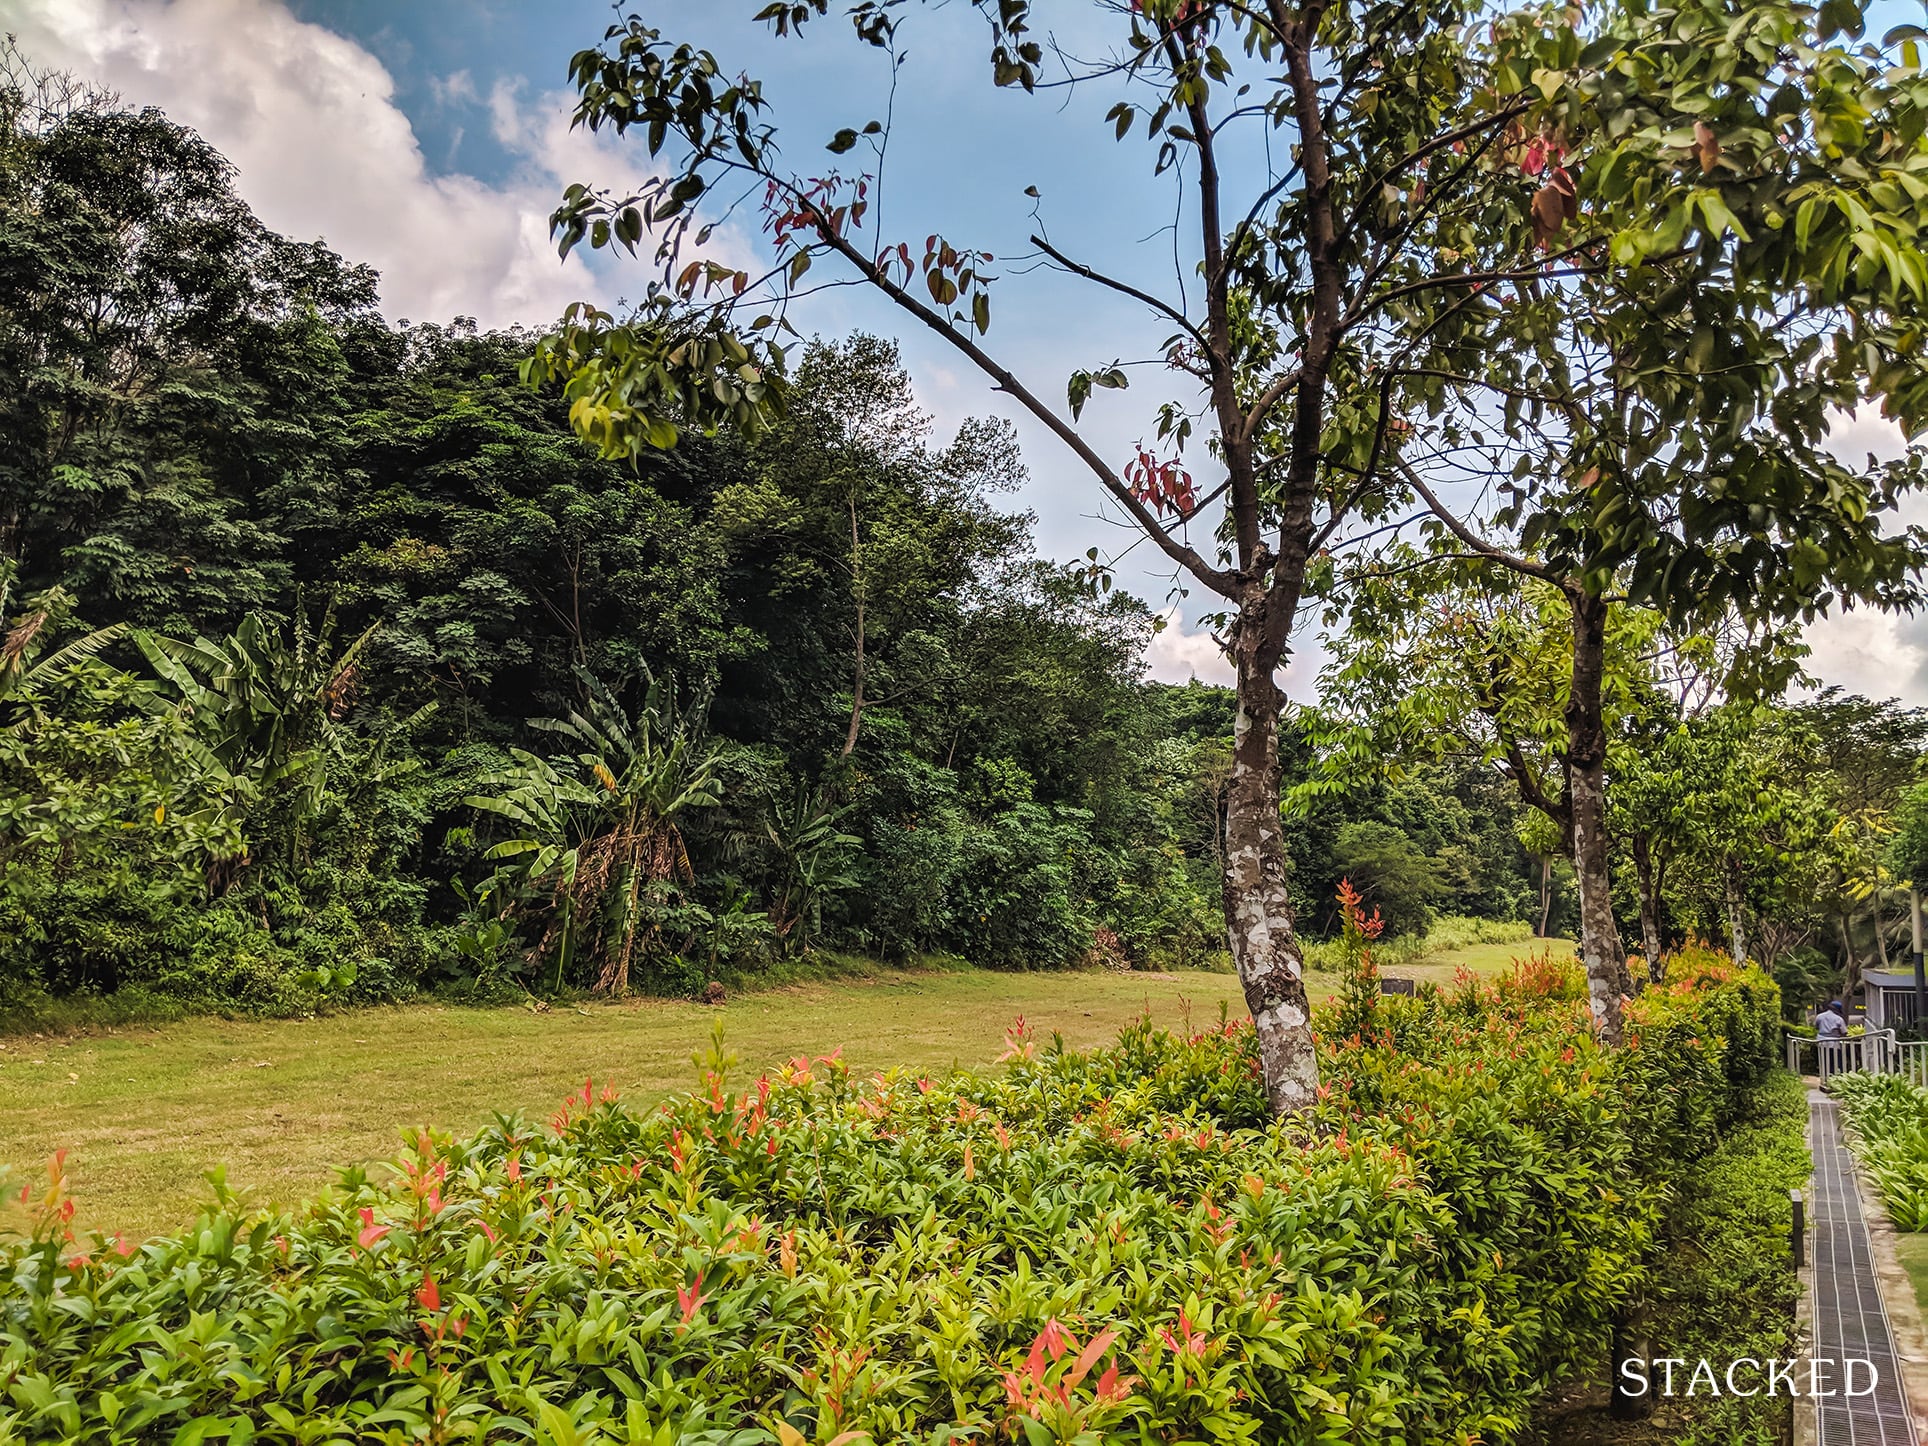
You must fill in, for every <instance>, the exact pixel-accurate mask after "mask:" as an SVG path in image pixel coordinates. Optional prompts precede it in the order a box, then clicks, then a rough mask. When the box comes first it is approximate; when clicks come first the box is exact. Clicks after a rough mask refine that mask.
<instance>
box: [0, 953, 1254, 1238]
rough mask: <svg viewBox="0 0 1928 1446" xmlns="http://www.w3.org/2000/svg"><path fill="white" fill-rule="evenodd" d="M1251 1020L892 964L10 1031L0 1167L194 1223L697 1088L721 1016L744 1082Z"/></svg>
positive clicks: (1137, 985)
mask: <svg viewBox="0 0 1928 1446" xmlns="http://www.w3.org/2000/svg"><path fill="white" fill-rule="evenodd" d="M1221 1001H1222V1002H1224V1003H1225V1005H1226V1006H1227V1007H1228V1008H1229V1009H1231V1010H1232V1011H1233V1012H1234V1013H1236V1014H1240V1015H1242V1014H1243V1013H1244V1001H1243V998H1242V996H1241V995H1240V993H1239V987H1238V981H1237V980H1236V979H1235V978H1233V977H1232V976H1230V975H1225V974H1207V973H1186V974H1182V975H1149V974H1114V973H1103V972H1095V971H1094V972H1088V973H1087V972H1079V973H1070V974H1066V973H1052V974H999V973H990V972H986V971H978V970H965V971H960V972H955V973H953V972H933V971H909V970H905V971H897V970H880V971H879V972H878V973H877V974H875V975H874V976H872V977H869V978H862V979H844V980H838V981H836V982H832V983H824V984H810V985H799V986H795V987H791V988H785V989H779V990H773V991H770V992H768V993H758V994H749V995H742V996H739V997H738V998H736V999H734V1000H732V1001H731V1002H730V1003H728V1004H726V1005H724V1006H722V1007H721V1008H720V1009H711V1008H709V1007H707V1006H704V1005H700V1004H689V1003H681V1002H675V1001H667V1000H648V1001H635V1002H629V1003H623V1004H590V1005H584V1006H582V1007H581V1008H577V1007H574V1006H567V1005H564V1006H558V1007H557V1008H554V1009H551V1010H548V1011H547V1012H544V1013H533V1012H531V1011H529V1010H527V1009H520V1008H513V1007H511V1008H500V1009H463V1008H455V1007H444V1006H436V1005H409V1006H404V1007H398V1008H393V1009H369V1010H358V1011H354V1012H351V1013H346V1014H341V1015H337V1016H334V1017H331V1018H323V1019H308V1020H222V1019H199V1020H189V1021H185V1022H181V1023H177V1024H171V1025H168V1026H166V1027H164V1028H161V1029H155V1030H140V1029H133V1030H118V1031H115V1032H113V1033H96V1034H87V1035H76V1036H70V1037H65V1038H55V1037H49V1038H45V1039H40V1038H35V1037H33V1036H31V1035H29V1036H26V1037H24V1038H23V1037H20V1036H15V1037H12V1038H7V1039H0V1045H4V1047H5V1048H4V1052H0V1164H7V1165H12V1166H14V1167H16V1169H18V1170H26V1171H36V1170H38V1169H40V1168H41V1167H42V1166H43V1165H44V1163H45V1161H46V1160H47V1158H48V1157H50V1156H51V1155H52V1154H53V1152H54V1151H56V1150H60V1149H65V1150H66V1151H67V1152H68V1159H67V1163H68V1168H69V1171H70V1174H71V1177H72V1189H73V1192H74V1195H75V1197H76V1200H77V1202H78V1204H77V1214H76V1224H77V1225H79V1226H80V1227H81V1228H83V1229H88V1228H98V1229H100V1230H103V1231H107V1232H110V1233H111V1232H116V1231H120V1232H125V1233H126V1234H128V1235H129V1236H130V1237H140V1236H145V1235H149V1234H154V1233H157V1232H165V1231H170V1230H174V1229H178V1228H180V1227H182V1226H184V1225H187V1224H189V1223H191V1222H192V1220H193V1218H194V1215H195V1213H196V1210H197V1208H198V1206H199V1205H200V1204H201V1203H203V1202H205V1201H206V1200H207V1199H208V1198H209V1194H210V1191H209V1187H208V1185H207V1183H206V1181H205V1180H204V1179H203V1174H204V1172H206V1171H207V1170H209V1169H211V1168H212V1167H214V1166H217V1165H220V1166H225V1167H226V1169H227V1176H228V1181H229V1184H230V1185H232V1186H234V1187H236V1188H238V1189H241V1190H242V1191H244V1192H245V1194H246V1196H247V1197H248V1198H250V1199H252V1200H255V1201H258V1202H261V1203H287V1202H292V1201H297V1200H300V1199H303V1198H307V1197H310V1196H313V1195H315V1194H317V1193H319V1192H320V1191H321V1190H323V1189H325V1188H326V1187H327V1186H328V1185H329V1184H330V1183H331V1182H332V1181H333V1179H334V1177H335V1171H336V1169H337V1168H338V1167H340V1166H343V1165H347V1164H352V1163H361V1162H365V1161H369V1160H378V1159H387V1158H389V1157H391V1156H393V1155H394V1154H396V1153H397V1152H398V1150H399V1148H400V1140H399V1135H398V1132H399V1131H401V1130H404V1129H406V1130H408V1131H410V1132H411V1133H412V1132H413V1130H414V1129H416V1128H418V1127H420V1126H422V1125H425V1124H426V1125H433V1126H436V1127H439V1128H447V1129H453V1130H456V1131H462V1132H466V1131H470V1130H474V1129H476V1128H478V1127H479V1126H481V1125H484V1124H486V1123H488V1121H489V1118H490V1116H491V1114H492V1113H493V1112H495V1111H503V1112H519V1113H521V1114H523V1115H525V1116H528V1117H530V1118H531V1119H547V1118H548V1117H549V1115H550V1114H551V1113H553V1112H554V1110H555V1109H556V1107H557V1106H558V1105H559V1104H560V1103H561V1102H562V1099H563V1097H564V1096H565V1095H566V1094H568V1093H569V1092H570V1091H571V1090H579V1089H581V1088H582V1083H583V1081H584V1080H585V1079H587V1078H590V1077H592V1076H593V1077H594V1078H595V1080H596V1082H597V1087H598V1089H599V1090H600V1088H601V1086H602V1084H603V1083H604V1082H605V1081H608V1082H610V1083H613V1084H614V1085H615V1086H616V1087H617V1089H619V1090H620V1091H621V1092H622V1095H623V1097H624V1099H625V1100H627V1101H630V1102H632V1103H639V1104H643V1105H647V1104H649V1103H651V1102H653V1101H655V1100H657V1099H659V1098H661V1097H663V1096H664V1095H666V1094H669V1093H671V1092H673V1091H678V1090H684V1089H688V1088H691V1087H692V1086H693V1085H694V1084H695V1083H696V1069H695V1066H694V1065H693V1064H692V1063H691V1055H692V1053H693V1052H694V1051H696V1050H697V1049H699V1048H701V1047H704V1046H706V1045H707V1044H708V1041H709V1034H710V1028H711V1024H712V1022H713V1020H714V1019H715V1018H716V1017H718V1016H719V1015H720V1017H721V1019H722V1021H723V1026H724V1030H725V1044H726V1047H727V1048H729V1049H730V1050H731V1051H732V1052H733V1053H735V1054H736V1055H738V1056H739V1058H740V1060H741V1066H740V1067H741V1068H742V1069H744V1070H746V1071H748V1072H749V1074H750V1075H751V1076H754V1075H755V1074H756V1073H757V1072H758V1071H761V1070H763V1069H765V1068H768V1067H771V1066H774V1065H776V1064H778V1063H780V1062H781V1061H783V1060H785V1059H788V1058H790V1057H792V1056H794V1055H797V1054H802V1053H809V1054H813V1055H821V1054H828V1053H830V1052H831V1051H832V1050H834V1049H838V1048H841V1049H842V1050H843V1057H844V1058H845V1059H846V1060H848V1061H849V1062H850V1064H851V1066H852V1068H853V1069H855V1070H858V1071H862V1072H866V1073H867V1072H869V1071H871V1070H878V1069H885V1068H888V1067H890V1066H892V1065H908V1066H911V1067H913V1068H916V1069H923V1070H944V1069H948V1068H950V1067H951V1066H953V1065H981V1064H986V1063H989V1062H990V1061H992V1060H995V1059H996V1058H997V1056H998V1055H999V1054H1001V1053H1002V1052H1003V1050H1004V1034H1005V1030H1006V1029H1007V1027H1009V1026H1010V1024H1011V1023H1012V1021H1013V1020H1014V1019H1015V1018H1016V1017H1017V1016H1018V1015H1023V1016H1025V1018H1026V1020H1027V1021H1028V1022H1029V1023H1030V1025H1031V1026H1032V1028H1033V1029H1034V1031H1035V1032H1036V1035H1037V1037H1038V1038H1039V1039H1040V1040H1049V1039H1050V1037H1051V1034H1052V1032H1053V1031H1058V1032H1061V1033H1062V1034H1063V1035H1064V1038H1065V1042H1066V1043H1067V1044H1068V1045H1071V1046H1073V1047H1090V1046H1093V1045H1097V1044H1101V1043H1104V1042H1106V1041H1108V1040H1110V1039H1113V1038H1115V1037H1116V1036H1117V1034H1118V1031H1119V1030H1120V1029H1122V1028H1123V1027H1124V1026H1125V1025H1126V1024H1128V1023H1130V1022H1131V1021H1132V1020H1134V1019H1136V1018H1138V1017H1139V1015H1140V1014H1143V1013H1149V1014H1150V1016H1151V1018H1152V1019H1153V1020H1154V1021H1155V1022H1156V1023H1158V1024H1160V1025H1163V1026H1168V1027H1177V1026H1179V1025H1181V1024H1182V1023H1184V1021H1185V1020H1186V1019H1187V1018H1189V1019H1190V1020H1191V1021H1192V1022H1193V1023H1194V1024H1196V1025H1198V1026H1200V1027H1203V1026H1205V1025H1207V1024H1216V1023H1217V1021H1218V1015H1219V1005H1220V1003H1221Z"/></svg>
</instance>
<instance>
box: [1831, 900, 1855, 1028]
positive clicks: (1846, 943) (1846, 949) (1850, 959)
mask: <svg viewBox="0 0 1928 1446" xmlns="http://www.w3.org/2000/svg"><path fill="white" fill-rule="evenodd" d="M1834 926H1835V928H1837V929H1839V930H1840V931H1841V952H1842V954H1843V955H1844V956H1845V957H1846V959H1847V965H1848V967H1847V969H1846V971H1845V972H1844V974H1843V976H1842V978H1843V983H1842V985H1841V1002H1842V1003H1843V1004H1845V1005H1847V1007H1848V1008H1849V1009H1853V1008H1854V996H1855V993H1856V991H1857V990H1859V989H1860V988H1861V961H1860V960H1859V959H1858V958H1856V957H1855V953H1854V921H1853V919H1852V918H1850V917H1849V916H1848V915H1847V914H1845V913H1842V914H1836V915H1835V916H1834Z"/></svg>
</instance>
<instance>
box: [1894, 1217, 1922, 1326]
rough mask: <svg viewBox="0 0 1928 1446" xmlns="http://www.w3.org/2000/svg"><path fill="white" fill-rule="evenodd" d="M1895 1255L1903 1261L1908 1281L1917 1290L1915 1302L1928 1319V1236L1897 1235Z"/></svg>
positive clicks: (1902, 1266)
mask: <svg viewBox="0 0 1928 1446" xmlns="http://www.w3.org/2000/svg"><path fill="white" fill-rule="evenodd" d="M1895 1254H1896V1255H1897V1256H1898V1257H1899V1258H1900V1260H1901V1268H1902V1269H1903V1270H1905V1271H1907V1272H1908V1281H1909V1284H1911V1285H1913V1286H1914V1288H1915V1300H1916V1302H1917V1303H1918V1304H1919V1305H1920V1306H1921V1313H1922V1315H1923V1317H1928V1235H1900V1234H1897V1235H1896V1236H1895Z"/></svg>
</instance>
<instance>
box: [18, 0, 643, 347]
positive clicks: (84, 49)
mask: <svg viewBox="0 0 1928 1446" xmlns="http://www.w3.org/2000/svg"><path fill="white" fill-rule="evenodd" d="M0 25H4V26H5V28H7V29H9V30H12V31H15V32H17V33H18V35H19V38H20V42H21V45H22V46H23V47H24V48H25V50H26V52H27V53H28V55H30V56H31V57H33V59H34V60H35V61H36V62H37V63H39V64H42V65H52V66H57V67H59V68H62V69H68V70H73V71H75V72H77V73H79V74H80V75H81V76H83V77H84V78H86V79H88V80H92V81H95V82H97V83H99V84H102V85H106V86H108V87H110V88H111V89H113V90H115V91H118V92H119V93H120V94H121V95H122V96H123V97H124V98H125V99H126V100H127V101H128V102H130V103H132V104H135V105H156V106H160V107H161V108H162V109H164V110H165V111H167V113H168V114H169V115H170V116H171V117H173V118H174V119H175V120H177V121H179V122H181V123H183V124H185V125H190V126H192V127H194V128H195V129H196V130H197V131H199V132H200V133H201V134H202V136H204V137H205V138H206V139H207V140H208V141H209V142H210V143H211V144H212V145H214V146H215V147H217V148H218V149H219V150H221V151H222V152H223V153H224V154H225V155H226V156H227V157H228V158H229V159H230V160H232V161H233V162H234V164H235V166H236V168H237V171H238V173H239V179H238V181H237V186H238V188H239V190H240V192H241V194H242V195H243V196H244V197H245V198H246V199H247V201H248V202H249V204H250V205H252V206H253V207H254V209H255V211H256V213H257V214H258V215H259V216H260V217H261V219H262V220H263V221H264V222H265V223H266V224H267V225H269V226H270V227H272V228H274V229H275V230H277V231H280V232H282V233H283V234H285V235H288V236H292V237H295V238H298V239H302V240H309V239H313V238H315V237H321V238H324V239H325V240H326V241H327V242H328V244H329V245H330V246H332V247H333V248H334V249H335V250H337V251H339V252H340V253H341V254H342V255H344V256H345V257H347V258H348V259H349V260H351V261H366V262H370V263H372V264H373V265H374V266H375V267H376V268H377V269H378V270H379V271H380V272H381V274H382V306H383V310H384V311H385V312H387V314H388V315H389V316H391V317H397V318H399V317H408V318H410V319H413V320H418V321H439V320H447V319H449V318H450V317H453V316H457V315H467V316H473V317H476V318H477V319H478V320H479V321H481V322H482V323H483V324H484V325H485V326H486V325H503V324H507V323H510V322H525V323H533V324H541V323H545V322H548V321H552V320H554V319H555V317H556V316H557V315H559V314H560V312H561V311H562V308H563V307H564V306H565V305H567V304H568V303H569V302H571V301H576V300H584V299H589V300H598V301H602V302H604V303H605V304H606V303H607V302H609V301H611V300H613V299H614V296H615V294H616V291H617V289H618V287H619V286H626V287H627V289H628V290H629V291H632V292H636V291H640V290H641V284H642V277H641V276H640V275H639V274H636V273H637V268H630V270H629V271H628V272H627V273H626V274H624V275H622V276H621V277H620V278H619V279H618V278H613V277H612V279H611V280H608V281H605V280H602V279H600V278H599V277H598V276H597V274H596V273H595V271H593V270H592V269H591V268H590V267H589V266H588V265H586V264H585V262H584V260H583V259H582V258H581V257H580V256H577V257H572V258H571V259H570V261H569V262H568V263H567V264H566V265H565V264H562V263H559V262H558V261H557V259H556V253H555V250H554V248H553V247H552V246H551V245H550V242H549V237H548V216H549V212H550V210H551V209H553V207H554V205H555V203H556V200H557V198H558V196H559V194H560V192H561V189H562V186H563V185H564V184H565V183H566V182H567V181H569V180H594V181H598V182H603V183H607V184H612V185H620V184H622V183H623V182H624V181H625V180H628V179H631V176H629V175H626V174H625V173H626V171H627V170H628V168H627V167H626V166H625V165H624V163H623V160H622V158H621V156H620V154H619V153H618V151H617V149H616V147H615V146H614V145H612V144H611V143H610V142H608V141H600V140H598V139H596V138H594V137H590V136H588V135H586V134H584V133H576V134H573V135H572V134H571V133H570V131H569V128H568V114H567V107H566V102H565V101H564V99H563V98H562V97H561V96H558V95H553V94H551V95H544V96H539V97H535V98H533V99H532V100H530V101H529V102H527V103H522V101H521V98H520V97H519V96H518V95H516V94H515V93H514V92H513V91H510V92H507V93H501V92H498V93H497V94H493V95H491V96H490V98H489V100H490V116H491V123H492V125H493V126H494V127H495V129H496V132H497V134H498V136H501V137H503V139H504V141H505V143H506V144H507V145H508V146H509V149H510V150H511V151H512V153H514V154H515V155H517V156H518V157H519V158H520V160H521V163H522V164H521V166H520V167H519V169H518V171H517V173H516V174H515V175H514V176H513V177H511V178H510V179H509V180H508V181H506V182H505V183H503V184H499V185H491V184H488V183H485V182H483V181H481V180H478V179H476V178H475V177H473V176H466V175H443V176H437V175H432V174H430V172H429V168H428V166H427V165H426V163H425V162H424V160H423V157H422V151H421V147H420V145H419V144H418V142H417V140H416V136H415V133H414V130H413V128H412V127H411V126H410V124H409V120H408V117H407V116H406V115H404V114H403V112H402V110H401V109H400V107H398V106H397V105H396V103H395V82H394V79H393V77H392V76H390V74H389V73H388V71H387V69H386V68H385V67H384V66H383V65H382V63H381V62H380V61H379V60H377V59H376V58H375V57H374V56H373V55H371V54H369V53H368V52H367V51H366V50H364V49H362V48H361V47H360V46H359V45H357V44H355V43H354V42H353V41H351V40H348V39H346V38H344V37H342V36H340V35H337V34H335V33H334V32H333V31H331V30H328V29H326V28H324V27H322V26H319V25H311V24H307V23H305V22H303V21H300V20H297V19H296V18H295V17H294V16H293V15H292V14H291V13H290V12H289V11H288V10H287V8H286V7H285V5H283V4H282V3H281V0H0ZM433 90H434V93H435V94H436V95H437V96H438V97H439V98H440V99H441V100H442V101H444V102H447V101H450V100H459V99H464V98H466V97H467V96H470V95H473V94H474V91H475V86H474V81H473V78H472V77H470V76H468V75H467V74H466V73H462V72H458V73H457V74H456V75H453V76H449V77H447V78H446V79H444V80H441V81H439V82H437V83H436V85H435V86H434V87H433Z"/></svg>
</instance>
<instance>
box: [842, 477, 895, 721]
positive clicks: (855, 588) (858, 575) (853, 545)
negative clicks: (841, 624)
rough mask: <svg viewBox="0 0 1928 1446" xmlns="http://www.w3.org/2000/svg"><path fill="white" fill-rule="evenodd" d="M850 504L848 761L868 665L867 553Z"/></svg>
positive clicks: (861, 712)
mask: <svg viewBox="0 0 1928 1446" xmlns="http://www.w3.org/2000/svg"><path fill="white" fill-rule="evenodd" d="M847 500H848V501H849V503H850V591H851V595H852V597H853V598H854V599H855V601H856V604H857V626H856V628H855V629H854V630H853V632H852V634H851V636H852V638H853V640H854V641H855V643H856V646H857V665H856V668H855V676H854V677H853V679H852V682H851V688H850V729H849V731H848V732H847V733H845V734H844V745H843V756H844V757H845V758H848V757H849V756H850V755H851V754H853V753H855V752H856V751H857V730H858V729H859V728H861V727H863V723H864V673H865V672H866V671H867V669H868V665H869V659H868V658H866V657H865V655H864V550H863V544H862V542H860V541H859V540H858V536H857V498H856V494H855V493H852V494H851V496H850V497H849V498H848V499H847ZM885 681H886V682H888V681H889V680H888V679H886V680H885Z"/></svg>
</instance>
